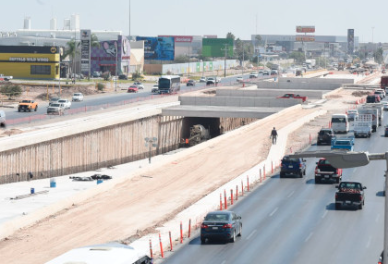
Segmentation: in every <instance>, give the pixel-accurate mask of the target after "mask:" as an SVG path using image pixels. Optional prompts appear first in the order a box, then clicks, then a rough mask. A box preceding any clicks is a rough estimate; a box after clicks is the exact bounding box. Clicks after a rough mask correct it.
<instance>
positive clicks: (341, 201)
mask: <svg viewBox="0 0 388 264" xmlns="http://www.w3.org/2000/svg"><path fill="white" fill-rule="evenodd" d="M336 188H338V191H337V192H336V194H335V209H337V210H338V209H341V207H342V206H357V207H358V209H362V207H363V206H364V205H365V197H364V189H366V187H365V186H362V184H361V183H359V182H351V181H343V182H341V183H340V184H339V185H337V186H336Z"/></svg>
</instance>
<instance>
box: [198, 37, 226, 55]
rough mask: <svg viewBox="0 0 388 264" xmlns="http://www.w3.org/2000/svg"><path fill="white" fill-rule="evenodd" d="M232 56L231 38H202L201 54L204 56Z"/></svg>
mask: <svg viewBox="0 0 388 264" xmlns="http://www.w3.org/2000/svg"><path fill="white" fill-rule="evenodd" d="M225 50H226V56H227V57H233V39H231V38H204V39H202V56H204V57H225Z"/></svg>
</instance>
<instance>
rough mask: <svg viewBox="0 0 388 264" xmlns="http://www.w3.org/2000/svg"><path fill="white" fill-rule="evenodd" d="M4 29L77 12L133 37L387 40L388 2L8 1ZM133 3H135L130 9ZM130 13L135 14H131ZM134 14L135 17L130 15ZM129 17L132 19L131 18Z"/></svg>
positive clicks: (84, 23) (96, 26)
mask: <svg viewBox="0 0 388 264" xmlns="http://www.w3.org/2000/svg"><path fill="white" fill-rule="evenodd" d="M3 1H4V2H5V3H2V10H3V12H2V15H1V16H0V31H2V32H4V31H6V32H9V31H15V30H17V29H22V28H23V23H24V22H23V21H24V17H31V27H32V29H49V28H50V19H51V18H53V17H54V18H56V19H57V26H58V29H62V28H63V20H64V19H70V17H71V15H72V14H78V15H79V16H80V27H81V29H91V30H92V31H93V30H119V31H122V33H123V34H124V35H128V32H129V24H130V25H131V26H130V28H131V35H139V36H157V35H217V36H218V37H225V36H226V34H227V33H228V32H232V33H233V34H234V35H235V36H236V37H237V38H240V39H246V40H247V39H251V35H252V34H256V32H257V33H258V34H278V35H294V34H296V33H295V31H296V30H295V28H296V26H315V29H316V32H315V34H316V35H335V36H346V35H347V29H350V28H352V29H354V30H355V36H356V37H357V36H358V37H359V41H360V42H372V41H373V42H387V43H388V34H387V33H388V30H387V29H386V28H385V26H384V25H385V24H387V17H388V16H387V12H388V11H387V10H388V1H384V0H369V1H365V0H364V1H360V0H324V1H316V0H278V1H273V0H266V1H262V0H195V1H194V0H110V1H107V0H105V1H102V0H93V1H92V0H61V1H60V0H12V1H10V0H3ZM129 2H130V3H131V5H130V7H129ZM129 14H130V15H129ZM129 17H130V19H129ZM129 21H130V22H129Z"/></svg>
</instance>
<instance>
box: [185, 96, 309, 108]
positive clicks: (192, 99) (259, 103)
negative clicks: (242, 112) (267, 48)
mask: <svg viewBox="0 0 388 264" xmlns="http://www.w3.org/2000/svg"><path fill="white" fill-rule="evenodd" d="M179 101H180V102H181V105H195V106H235V107H289V106H293V105H297V104H301V103H302V100H301V99H276V98H269V97H268V98H252V97H242V96H239V97H237V96H236V97H230V96H215V97H201V96H180V97H179Z"/></svg>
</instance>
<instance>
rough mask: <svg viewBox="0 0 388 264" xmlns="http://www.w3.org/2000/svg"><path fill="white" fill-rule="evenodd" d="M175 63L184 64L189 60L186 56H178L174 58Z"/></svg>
mask: <svg viewBox="0 0 388 264" xmlns="http://www.w3.org/2000/svg"><path fill="white" fill-rule="evenodd" d="M174 61H175V63H186V62H190V58H189V57H187V56H186V55H179V56H177V57H176V58H175V60H174Z"/></svg>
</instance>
